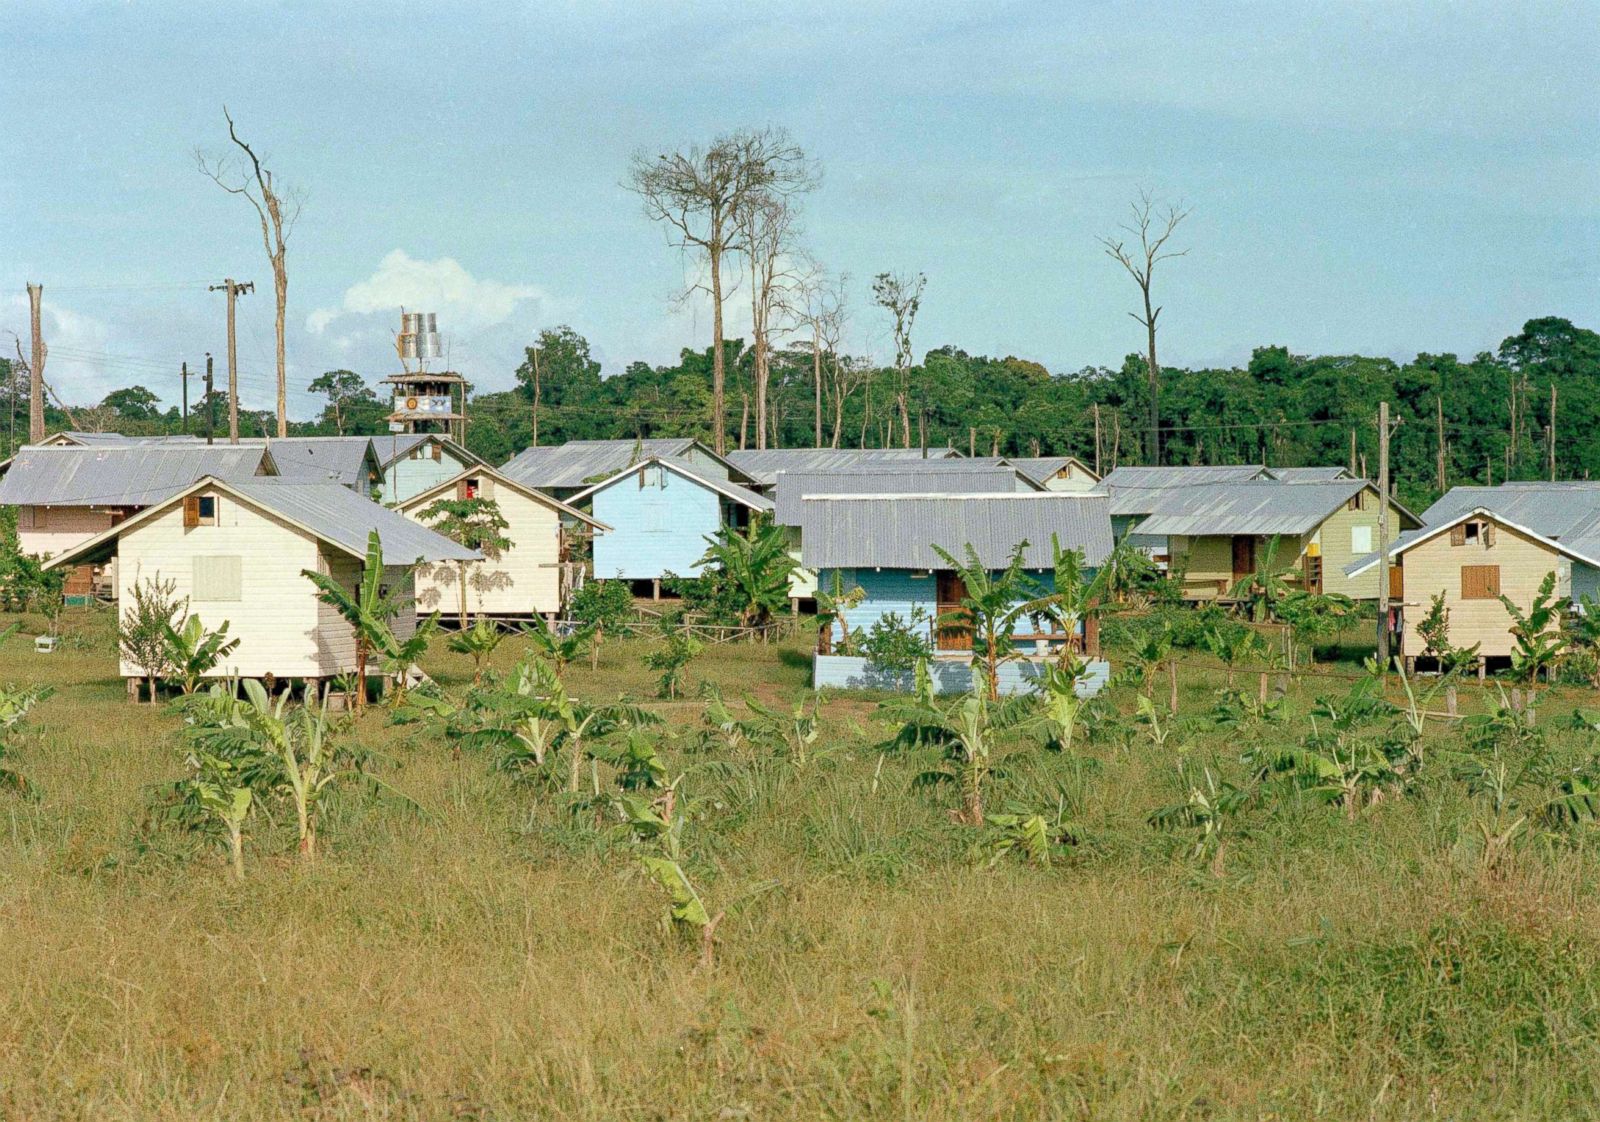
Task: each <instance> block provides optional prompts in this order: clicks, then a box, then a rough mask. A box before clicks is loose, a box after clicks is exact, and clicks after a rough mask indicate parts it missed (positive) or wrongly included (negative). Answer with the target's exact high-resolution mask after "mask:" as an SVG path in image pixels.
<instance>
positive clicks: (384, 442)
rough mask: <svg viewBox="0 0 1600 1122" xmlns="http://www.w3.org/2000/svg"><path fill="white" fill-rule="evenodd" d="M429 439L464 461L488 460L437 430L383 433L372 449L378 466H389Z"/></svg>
mask: <svg viewBox="0 0 1600 1122" xmlns="http://www.w3.org/2000/svg"><path fill="white" fill-rule="evenodd" d="M429 440H437V441H438V442H439V443H440V444H441V445H442V446H444V447H445V448H448V449H450V451H451V452H452V453H454V454H455V456H456V457H457V458H458V459H460V460H462V461H463V462H464V463H469V464H481V463H486V462H487V461H485V460H484V459H483V457H481V456H478V455H475V454H474V453H472V452H469V451H467V450H466V449H465V448H463V447H462V446H461V445H459V444H457V443H456V442H455V441H453V440H451V439H450V438H449V437H448V436H445V435H444V434H443V433H437V432H386V433H381V434H379V435H378V436H374V437H373V438H372V450H373V452H374V453H376V454H377V457H378V466H379V467H382V468H387V467H388V466H389V465H390V464H392V463H394V462H395V461H396V460H398V459H400V458H401V457H402V456H407V455H410V453H411V450H412V449H413V448H415V447H416V446H417V445H419V444H422V443H424V442H425V441H429ZM523 486H527V484H523Z"/></svg>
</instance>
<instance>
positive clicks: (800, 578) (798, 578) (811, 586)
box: [783, 526, 817, 600]
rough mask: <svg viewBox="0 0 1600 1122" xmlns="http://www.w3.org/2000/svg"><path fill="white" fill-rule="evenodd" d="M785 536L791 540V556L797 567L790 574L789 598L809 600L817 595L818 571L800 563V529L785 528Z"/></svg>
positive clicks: (794, 527)
mask: <svg viewBox="0 0 1600 1122" xmlns="http://www.w3.org/2000/svg"><path fill="white" fill-rule="evenodd" d="M783 530H784V534H785V536H786V537H788V539H789V546H790V548H789V556H790V557H793V558H794V559H795V567H794V570H793V571H792V572H790V574H789V598H790V599H791V600H809V599H811V598H812V597H813V596H815V595H816V594H817V571H816V570H815V569H807V568H805V567H804V566H802V565H801V564H800V563H799V562H800V527H798V526H785V527H784V528H783Z"/></svg>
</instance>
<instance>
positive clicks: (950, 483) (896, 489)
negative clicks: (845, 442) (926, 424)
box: [772, 460, 1040, 526]
mask: <svg viewBox="0 0 1600 1122" xmlns="http://www.w3.org/2000/svg"><path fill="white" fill-rule="evenodd" d="M1038 490H1040V487H1039V484H1038V483H1036V482H1035V481H1034V480H1032V479H1030V478H1028V477H1027V476H1025V475H1022V474H1021V473H1019V472H1018V471H1017V469H1016V468H1014V467H1012V466H1011V465H1010V464H998V463H974V462H973V461H972V460H932V461H928V462H927V463H918V464H915V465H910V464H905V463H898V464H893V465H890V464H882V465H878V466H876V467H858V468H855V469H853V470H842V471H782V472H779V473H778V485H777V488H776V490H774V491H773V493H772V494H773V499H774V503H773V508H774V511H775V513H774V515H773V521H775V522H776V523H777V524H778V525H780V526H798V525H800V514H801V503H800V500H801V498H802V497H803V496H805V495H875V494H876V495H883V494H889V495H904V494H911V493H921V494H990V493H993V492H995V491H1038Z"/></svg>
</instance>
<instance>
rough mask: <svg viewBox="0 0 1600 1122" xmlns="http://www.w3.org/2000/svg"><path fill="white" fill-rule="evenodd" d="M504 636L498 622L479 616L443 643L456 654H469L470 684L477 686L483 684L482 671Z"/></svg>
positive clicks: (485, 668) (487, 666)
mask: <svg viewBox="0 0 1600 1122" xmlns="http://www.w3.org/2000/svg"><path fill="white" fill-rule="evenodd" d="M505 637H506V635H505V632H504V631H501V630H500V627H499V625H498V624H495V623H493V622H491V621H490V620H487V619H483V618H481V617H480V618H479V619H478V621H477V622H476V623H474V624H473V625H472V626H471V627H469V628H467V629H466V630H465V631H457V632H456V633H455V634H454V635H452V636H450V641H449V642H448V643H446V644H445V645H446V646H447V647H449V648H450V649H451V650H452V651H454V652H455V653H456V654H464V655H470V656H471V658H472V684H473V685H474V686H478V685H482V684H483V673H484V671H485V670H487V669H488V668H489V660H490V659H491V658H492V657H494V652H495V650H496V649H497V648H498V647H499V646H500V644H501V643H502V642H503V641H504V640H505Z"/></svg>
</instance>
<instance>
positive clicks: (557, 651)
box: [522, 616, 598, 678]
mask: <svg viewBox="0 0 1600 1122" xmlns="http://www.w3.org/2000/svg"><path fill="white" fill-rule="evenodd" d="M597 626H598V625H597V624H593V623H586V624H584V625H582V626H581V627H575V628H573V629H571V630H570V631H567V632H565V633H564V634H563V633H560V632H557V631H555V630H553V629H552V628H551V626H550V625H549V624H548V623H546V622H545V621H544V617H542V616H535V617H534V619H533V623H532V624H531V625H530V626H528V627H524V628H523V629H522V634H523V635H524V636H526V637H527V639H528V646H529V650H530V652H531V653H532V654H534V655H535V656H537V657H538V658H542V659H544V660H545V661H546V662H548V663H549V664H550V665H551V666H553V667H554V668H555V672H556V677H557V678H564V677H566V673H567V667H569V666H571V665H572V664H573V663H574V662H577V661H578V660H579V659H580V658H582V657H583V656H584V655H586V654H588V653H589V648H590V647H591V646H592V645H593V644H594V637H595V631H596V628H597Z"/></svg>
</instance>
